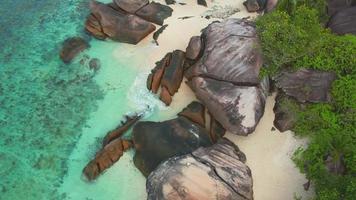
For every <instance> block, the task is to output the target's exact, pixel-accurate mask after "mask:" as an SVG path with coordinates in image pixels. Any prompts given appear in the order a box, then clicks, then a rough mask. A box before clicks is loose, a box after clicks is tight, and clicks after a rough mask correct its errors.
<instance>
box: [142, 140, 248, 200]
mask: <svg viewBox="0 0 356 200" xmlns="http://www.w3.org/2000/svg"><path fill="white" fill-rule="evenodd" d="M244 162H245V156H244V154H243V153H242V152H241V151H240V150H239V149H238V147H237V146H236V145H235V144H233V143H232V142H230V141H229V140H227V139H222V140H220V141H219V142H218V143H217V144H215V145H214V146H212V147H208V148H199V149H198V150H196V151H194V152H193V153H191V154H188V155H184V156H181V157H175V158H171V159H169V160H168V161H166V162H164V163H162V164H161V165H160V166H159V167H158V168H157V169H156V170H155V171H154V172H152V173H151V174H150V176H149V177H148V179H147V183H146V190H147V193H148V198H147V199H149V200H156V199H169V200H190V199H211V200H214V199H221V200H229V199H235V200H252V199H253V190H252V184H253V183H252V177H251V170H250V169H249V167H248V166H247V165H246V164H244Z"/></svg>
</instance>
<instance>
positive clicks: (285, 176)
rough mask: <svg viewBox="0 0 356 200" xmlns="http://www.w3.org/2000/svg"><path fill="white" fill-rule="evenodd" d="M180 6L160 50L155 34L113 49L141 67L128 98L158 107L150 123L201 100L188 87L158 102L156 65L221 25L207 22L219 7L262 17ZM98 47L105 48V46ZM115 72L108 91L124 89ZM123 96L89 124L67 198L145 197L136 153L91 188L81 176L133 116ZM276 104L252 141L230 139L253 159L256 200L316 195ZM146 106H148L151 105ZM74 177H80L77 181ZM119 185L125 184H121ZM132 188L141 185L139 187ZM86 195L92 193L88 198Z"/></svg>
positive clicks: (102, 79)
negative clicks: (109, 135)
mask: <svg viewBox="0 0 356 200" xmlns="http://www.w3.org/2000/svg"><path fill="white" fill-rule="evenodd" d="M158 2H160V3H164V0H159V1H158ZM177 2H182V3H183V2H184V3H186V5H179V4H176V5H171V7H172V8H173V9H174V12H173V15H172V16H171V17H170V18H168V19H167V20H166V21H165V24H168V27H167V28H166V29H165V30H164V31H163V33H162V34H161V35H160V36H159V39H158V43H159V46H157V45H156V44H155V43H154V42H153V39H152V35H153V34H151V35H149V36H148V37H147V38H145V39H144V40H143V41H141V42H140V43H139V44H138V45H129V44H117V47H115V44H111V45H113V46H114V47H113V49H112V56H113V57H114V58H115V59H117V60H120V59H125V60H128V61H127V65H130V67H133V68H135V70H136V71H138V72H140V73H141V74H140V75H138V76H137V74H136V80H135V81H134V84H133V86H131V88H130V89H129V93H130V94H127V96H125V98H127V99H128V101H130V102H129V103H128V104H129V105H130V106H131V107H132V108H135V107H136V108H137V109H138V110H140V109H142V108H141V107H140V106H141V105H136V104H137V101H135V100H132V97H128V96H129V95H134V96H135V97H134V99H136V100H137V99H138V101H140V100H141V99H144V101H145V102H148V103H151V104H154V106H155V107H156V112H155V113H154V114H153V115H152V116H151V117H148V118H147V120H154V121H163V120H167V119H171V118H174V117H175V116H176V114H177V113H178V112H179V111H180V110H182V109H183V108H184V107H185V106H186V105H188V104H189V103H190V102H191V101H193V100H195V99H196V98H195V96H194V94H193V92H192V91H191V90H190V88H189V87H188V86H187V85H186V84H185V83H184V82H183V83H182V85H181V87H180V89H179V91H178V93H176V94H175V96H174V97H173V102H172V104H171V106H170V107H164V106H163V104H162V103H160V102H158V98H157V97H155V96H153V95H152V94H150V93H148V91H146V90H147V89H146V88H145V87H146V84H145V83H146V80H145V79H146V77H147V76H146V75H148V73H149V72H150V70H151V69H152V68H153V67H154V66H155V62H157V61H158V60H160V59H161V58H163V56H164V55H165V54H166V53H168V52H171V51H173V50H176V49H180V50H183V51H185V48H186V46H187V45H188V42H189V40H190V38H191V37H192V36H195V35H200V31H201V29H203V28H205V27H206V26H207V25H208V24H210V23H211V22H212V21H216V20H218V19H214V18H211V19H209V20H208V19H206V18H204V17H201V16H202V15H204V13H206V12H207V11H208V10H211V9H212V8H213V7H214V6H218V5H220V6H222V8H226V7H225V6H226V5H230V6H232V7H234V8H238V9H240V12H238V13H235V14H234V15H232V16H231V17H233V18H243V17H248V16H251V17H255V16H256V14H251V13H248V12H247V11H246V9H245V8H244V6H243V5H242V2H243V0H224V1H223V2H222V1H220V2H218V1H217V0H207V3H208V8H205V7H203V6H199V5H197V3H196V0H177ZM186 16H194V17H192V18H189V19H185V20H182V19H178V18H181V17H186ZM157 28H159V27H157ZM95 43H96V42H95ZM96 44H98V45H99V46H100V42H97V43H96ZM93 48H95V46H94V47H93ZM130 60H132V62H131V61H130ZM107 62H109V61H107ZM110 62H111V61H110ZM113 62H114V61H113ZM115 62H116V61H115ZM115 62H114V63H115ZM111 65H112V64H111ZM115 70H117V69H115V66H112V67H111V68H108V69H105V70H104V72H100V73H101V74H99V77H97V78H96V79H97V82H98V83H99V85H101V86H102V87H105V88H108V85H112V86H113V87H121V85H120V84H121V83H120V81H119V80H117V78H116V77H112V76H113V74H115V73H117V72H115ZM136 83H137V84H136ZM110 87H111V86H110ZM122 87H124V86H122ZM123 91H125V90H123ZM123 91H122V92H123ZM131 93H132V94H131ZM122 95H123V94H120V91H113V92H112V93H110V94H109V95H107V97H105V99H104V100H103V101H102V103H101V104H100V105H99V108H98V111H97V112H96V113H94V114H93V117H92V118H91V120H90V121H89V122H88V124H89V125H88V126H89V128H87V129H85V130H83V132H85V133H86V134H85V135H84V136H82V138H81V139H80V141H79V142H78V144H77V148H76V150H75V152H74V153H73V155H72V156H71V159H72V160H73V163H72V164H71V165H70V166H69V173H68V174H69V175H68V177H67V178H66V179H64V184H63V186H62V187H61V190H60V191H65V192H67V193H68V191H71V192H69V193H70V197H71V198H72V199H81V198H82V197H88V196H95V194H98V193H105V192H106V193H110V194H105V195H104V196H102V197H100V198H95V199H115V195H116V197H117V195H118V194H119V192H118V191H116V190H117V189H116V187H120V190H122V191H127V192H137V193H140V194H138V195H136V196H132V197H131V198H126V199H132V200H134V199H137V198H139V199H144V198H145V189H144V188H145V183H144V182H145V180H144V178H143V176H142V175H140V174H139V172H138V170H137V169H136V168H135V167H134V166H133V164H132V157H131V156H132V152H130V153H126V154H125V155H124V156H123V157H122V158H121V159H120V160H119V161H118V163H116V164H115V165H114V166H113V167H112V168H110V169H109V170H107V172H105V173H104V174H103V175H102V176H101V177H100V178H99V179H98V181H97V182H95V183H93V184H87V183H85V182H83V180H82V179H80V177H79V174H81V170H82V168H83V167H84V165H85V164H86V162H87V158H86V157H84V156H83V155H86V154H87V151H88V150H87V149H88V148H90V147H91V146H90V145H92V144H93V143H95V140H96V137H99V138H100V137H102V135H103V134H104V133H105V132H106V131H108V130H110V129H111V128H113V127H115V126H116V124H117V122H118V121H119V120H120V118H121V117H122V116H121V115H122V114H124V113H126V112H127V111H128V109H129V108H117V107H119V106H121V105H120V104H118V103H117V102H115V101H118V100H117V99H118V98H123V97H122ZM273 105H274V97H269V98H268V100H267V104H266V108H265V114H264V117H263V118H262V119H261V121H260V123H259V125H258V127H257V129H256V131H255V132H254V133H252V134H251V135H250V136H248V137H239V136H234V135H231V134H227V137H228V138H229V139H230V140H232V141H233V142H234V143H236V144H237V145H238V146H239V147H240V149H241V150H242V151H243V152H244V153H245V154H246V156H247V164H248V166H249V167H250V168H251V170H252V176H253V182H254V188H253V189H254V196H255V199H256V200H288V199H293V196H294V193H296V194H297V195H298V196H300V195H302V196H304V197H307V196H310V195H311V194H310V193H305V191H304V189H303V186H302V184H304V183H305V182H306V180H305V178H304V175H303V174H300V173H299V172H298V170H297V169H296V168H295V166H294V164H293V162H292V161H291V159H290V156H291V154H292V153H293V151H294V149H296V148H297V147H298V146H299V145H300V144H302V143H303V142H302V141H298V140H297V139H295V138H294V137H293V134H292V133H290V132H286V133H279V132H278V131H271V128H272V126H273V119H274V114H273V111H272V109H273ZM142 106H143V107H144V106H145V105H142ZM105 118H106V119H108V118H110V120H107V121H105V122H103V123H102V124H100V125H98V122H102V121H103V119H105ZM133 168H134V169H133ZM73 176H74V177H76V178H73ZM133 180H134V182H133ZM118 183H120V184H121V185H117V184H118ZM122 184H125V185H122ZM130 184H136V185H137V186H132V185H130ZM110 187H113V188H110ZM81 193H86V196H85V195H82V194H81ZM141 193H142V194H141ZM69 199H70V198H69ZM139 199H138V200H139Z"/></svg>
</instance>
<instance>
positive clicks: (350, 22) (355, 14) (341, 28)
mask: <svg viewBox="0 0 356 200" xmlns="http://www.w3.org/2000/svg"><path fill="white" fill-rule="evenodd" d="M328 27H329V28H330V29H331V31H332V32H333V33H336V34H339V35H344V34H354V35H356V6H353V7H350V8H346V9H343V10H340V11H338V12H337V13H335V14H334V15H333V17H331V19H330V21H329V23H328Z"/></svg>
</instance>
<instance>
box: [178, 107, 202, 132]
mask: <svg viewBox="0 0 356 200" xmlns="http://www.w3.org/2000/svg"><path fill="white" fill-rule="evenodd" d="M178 116H183V117H186V118H188V119H189V120H190V121H192V122H195V123H197V124H199V125H200V126H202V127H205V107H204V106H203V105H202V104H201V103H199V102H197V101H194V102H192V103H191V104H189V105H188V106H187V107H186V108H184V109H183V110H182V111H181V112H180V113H178Z"/></svg>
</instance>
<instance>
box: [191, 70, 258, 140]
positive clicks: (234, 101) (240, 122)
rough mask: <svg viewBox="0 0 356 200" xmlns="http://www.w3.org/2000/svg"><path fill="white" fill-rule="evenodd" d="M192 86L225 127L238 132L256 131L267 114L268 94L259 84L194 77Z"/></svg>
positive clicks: (240, 133)
mask: <svg viewBox="0 0 356 200" xmlns="http://www.w3.org/2000/svg"><path fill="white" fill-rule="evenodd" d="M188 84H189V86H190V87H191V88H192V89H193V91H194V92H195V95H196V96H197V97H198V99H199V100H200V101H201V102H202V103H203V104H204V105H205V106H206V107H207V108H208V110H209V112H210V113H212V115H213V117H214V118H215V119H216V120H218V121H219V122H220V123H221V124H222V125H223V127H224V128H225V129H226V130H228V131H230V132H232V133H234V134H238V135H247V134H249V133H251V132H253V131H254V130H255V128H256V126H257V124H258V122H259V120H260V118H261V117H262V116H263V113H264V105H265V97H264V95H263V91H262V90H261V89H260V88H258V87H250V86H236V85H234V84H232V83H229V82H224V81H217V80H214V79H210V78H202V77H195V78H193V79H192V80H190V81H189V83H188Z"/></svg>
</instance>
